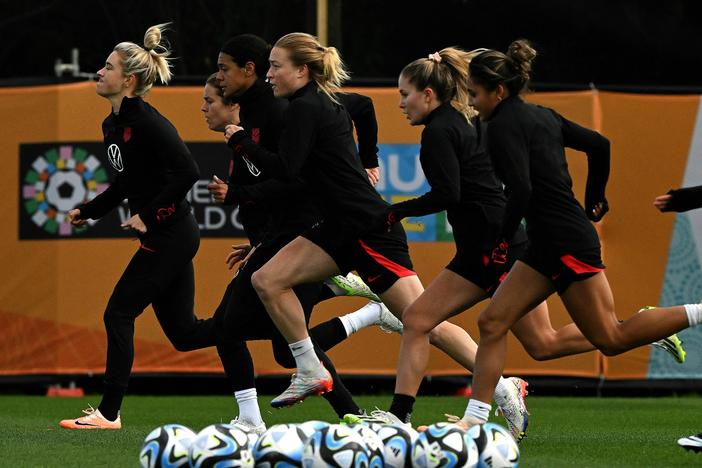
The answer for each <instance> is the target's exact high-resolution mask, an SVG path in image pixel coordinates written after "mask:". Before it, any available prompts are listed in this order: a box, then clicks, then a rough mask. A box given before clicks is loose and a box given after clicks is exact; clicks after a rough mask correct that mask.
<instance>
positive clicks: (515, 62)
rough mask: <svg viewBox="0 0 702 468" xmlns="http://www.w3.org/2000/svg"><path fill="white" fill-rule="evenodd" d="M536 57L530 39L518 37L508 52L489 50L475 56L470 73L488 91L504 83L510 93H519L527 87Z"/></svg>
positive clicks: (469, 69)
mask: <svg viewBox="0 0 702 468" xmlns="http://www.w3.org/2000/svg"><path fill="white" fill-rule="evenodd" d="M534 57H536V50H535V49H534V48H533V47H532V46H531V44H530V43H529V41H527V40H526V39H518V40H516V41H514V42H512V43H511V44H510V45H509V47H508V48H507V53H506V54H503V53H502V52H498V51H496V50H487V51H485V52H483V53H481V54H478V55H476V56H475V57H473V60H471V62H470V66H469V67H468V74H469V75H470V79H471V80H472V81H474V82H475V83H478V84H480V85H482V86H483V87H484V88H485V89H487V90H488V91H492V90H494V89H495V88H497V86H499V85H504V86H505V87H506V88H507V90H508V91H509V93H510V95H517V94H520V93H522V92H523V91H524V90H526V89H527V86H528V84H529V79H530V78H531V62H532V61H533V60H534Z"/></svg>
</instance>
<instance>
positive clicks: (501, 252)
mask: <svg viewBox="0 0 702 468" xmlns="http://www.w3.org/2000/svg"><path fill="white" fill-rule="evenodd" d="M508 249H509V244H508V243H507V242H505V241H502V242H500V243H499V245H498V246H497V247H495V248H494V249H492V253H491V254H490V260H491V261H492V263H498V264H500V265H503V264H505V263H507V250H508Z"/></svg>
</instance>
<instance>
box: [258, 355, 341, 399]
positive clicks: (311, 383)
mask: <svg viewBox="0 0 702 468" xmlns="http://www.w3.org/2000/svg"><path fill="white" fill-rule="evenodd" d="M321 374H322V375H321V376H307V375H300V374H293V376H292V379H291V381H290V386H289V387H288V388H287V389H285V391H284V392H283V393H281V394H280V395H278V396H277V397H275V398H273V400H272V401H271V406H272V407H273V408H283V407H285V406H291V405H294V404H295V403H300V402H302V401H303V400H304V399H305V398H307V397H308V396H312V395H321V394H322V393H326V392H330V391H332V389H333V388H334V381H333V380H332V376H331V374H330V373H329V371H328V370H326V369H325V368H324V365H322V372H321Z"/></svg>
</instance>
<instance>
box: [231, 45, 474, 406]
mask: <svg viewBox="0 0 702 468" xmlns="http://www.w3.org/2000/svg"><path fill="white" fill-rule="evenodd" d="M270 64H271V67H270V69H269V72H268V78H269V79H270V82H271V84H272V86H273V89H274V92H275V94H276V96H281V97H287V98H288V99H289V100H290V105H289V107H288V110H287V112H286V119H285V120H286V125H285V130H284V132H283V135H282V138H281V142H280V148H279V151H278V152H277V153H274V152H270V151H266V150H265V149H264V148H262V147H260V146H258V145H256V144H255V143H254V142H253V141H252V140H251V138H250V137H249V136H248V135H247V133H246V132H245V131H243V129H242V128H241V127H238V126H234V125H232V126H228V127H227V130H226V132H225V137H226V139H227V140H228V144H229V145H230V146H231V147H232V148H233V149H234V151H235V152H236V153H238V154H245V155H246V156H247V158H248V159H249V160H251V161H253V163H254V164H256V165H257V166H258V167H261V168H262V170H265V171H269V172H270V173H271V174H273V175H274V176H275V177H277V178H280V179H283V180H295V179H297V178H302V179H303V180H304V182H305V186H306V188H307V189H308V190H310V191H312V193H313V195H314V196H315V201H316V203H317V205H318V206H319V208H320V210H321V212H322V219H323V221H321V222H320V223H318V224H317V225H316V226H315V227H313V228H312V229H311V230H309V231H307V232H306V233H304V234H303V235H302V236H300V237H297V238H296V239H295V240H293V241H292V242H291V243H289V244H288V245H286V246H285V247H284V248H283V249H282V250H281V251H280V252H278V253H277V254H276V256H275V257H273V258H272V259H271V260H270V261H269V262H268V263H267V264H266V265H264V266H262V267H261V268H260V269H259V270H258V271H257V272H256V273H254V274H253V276H252V281H253V284H254V287H255V288H256V289H257V291H258V294H259V296H260V297H261V299H262V301H263V302H264V304H265V306H266V309H267V310H268V312H269V314H270V315H271V318H272V319H273V321H274V323H275V324H276V326H277V327H278V329H279V330H280V331H281V333H282V334H283V336H284V337H285V338H286V340H287V342H288V343H289V346H290V349H291V350H292V354H293V355H294V356H295V361H296V364H297V372H296V374H295V376H294V378H293V381H292V383H291V385H290V387H289V388H288V389H287V390H286V391H285V392H284V393H283V394H282V395H280V396H279V397H277V398H276V399H274V400H273V402H272V405H273V406H287V405H290V404H293V403H295V402H297V401H301V400H303V399H304V398H305V397H307V396H309V395H312V394H316V393H320V392H324V391H327V390H329V389H330V388H331V379H330V377H329V374H328V372H327V371H326V370H325V369H324V367H323V366H322V365H321V364H320V362H319V360H318V359H317V358H316V356H315V354H314V353H313V352H312V348H313V347H312V342H311V340H310V338H309V336H308V333H307V329H306V324H305V317H304V314H303V311H302V308H301V305H300V302H299V301H298V299H297V297H296V296H295V295H294V294H293V293H292V288H293V287H296V286H297V285H299V284H305V283H310V282H315V281H320V280H323V279H324V278H327V277H329V276H331V275H335V274H338V273H339V272H340V271H341V272H346V271H350V270H356V271H357V272H358V273H359V275H360V276H361V277H362V278H364V280H366V282H367V283H368V285H369V286H370V287H371V289H372V290H373V291H374V292H376V293H377V294H379V296H380V297H381V299H382V300H383V302H384V303H385V304H386V305H387V306H388V308H389V309H390V310H391V311H393V313H394V314H395V315H397V316H399V315H401V312H402V311H403V310H404V309H405V308H406V307H407V306H408V305H409V304H410V303H411V302H412V301H413V300H414V299H415V298H416V297H418V296H419V294H420V293H421V292H422V289H423V288H422V285H421V283H420V282H419V280H418V278H417V276H416V274H415V273H414V272H413V271H412V269H411V268H412V264H411V261H410V259H409V255H408V247H407V242H406V238H405V235H404V231H403V229H402V227H401V225H400V224H399V223H394V224H392V226H390V227H389V228H388V224H387V209H388V205H387V203H386V202H385V201H384V200H382V198H381V197H380V195H378V193H377V192H376V191H375V190H374V189H373V187H372V186H371V184H370V183H369V181H368V177H367V175H366V173H365V172H364V171H363V168H362V167H361V165H360V163H359V161H358V156H357V155H356V150H355V146H354V142H353V137H352V134H351V125H350V122H349V119H348V117H347V116H346V115H345V111H344V109H343V107H342V106H341V105H340V104H339V103H338V101H337V99H336V98H335V95H334V91H335V90H336V89H338V87H339V86H340V84H341V82H342V81H343V80H344V79H345V78H346V76H347V75H346V71H345V70H344V67H343V64H342V62H341V59H340V57H339V55H338V53H337V51H336V49H334V48H332V47H322V46H321V45H320V44H319V42H317V40H316V39H315V38H314V37H313V36H310V35H308V34H303V33H292V34H288V35H286V36H284V37H282V38H281V39H279V40H278V42H277V43H276V45H275V46H274V47H273V50H272V51H271V55H270ZM431 340H432V343H434V344H436V345H437V346H439V347H440V349H442V350H444V351H445V352H447V353H448V354H449V355H450V356H451V357H453V358H454V359H455V360H457V361H458V362H459V363H461V364H462V365H464V367H467V366H469V365H472V353H471V349H470V344H471V341H470V337H469V336H468V335H467V333H465V331H464V330H462V329H461V328H460V327H457V326H455V325H451V324H449V323H442V324H440V325H439V326H438V327H436V328H435V329H434V330H433V331H432V335H431Z"/></svg>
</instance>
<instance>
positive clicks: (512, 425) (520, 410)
mask: <svg viewBox="0 0 702 468" xmlns="http://www.w3.org/2000/svg"><path fill="white" fill-rule="evenodd" d="M507 380H508V381H509V382H510V385H507V391H508V397H507V402H506V403H505V404H504V406H498V408H497V410H496V412H495V413H496V414H500V413H502V416H504V418H505V421H507V428H508V429H509V432H510V433H511V434H512V437H514V440H516V441H517V442H520V441H521V440H522V439H523V438H524V437H526V430H527V426H529V411H527V407H526V401H525V398H526V396H527V395H528V394H529V392H528V390H527V387H528V386H529V384H528V383H527V382H526V381H524V380H522V379H520V378H519V377H510V378H508V379H507Z"/></svg>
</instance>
